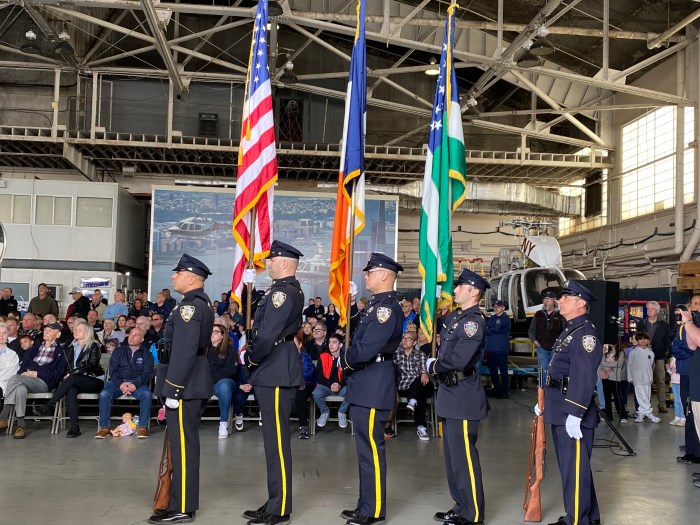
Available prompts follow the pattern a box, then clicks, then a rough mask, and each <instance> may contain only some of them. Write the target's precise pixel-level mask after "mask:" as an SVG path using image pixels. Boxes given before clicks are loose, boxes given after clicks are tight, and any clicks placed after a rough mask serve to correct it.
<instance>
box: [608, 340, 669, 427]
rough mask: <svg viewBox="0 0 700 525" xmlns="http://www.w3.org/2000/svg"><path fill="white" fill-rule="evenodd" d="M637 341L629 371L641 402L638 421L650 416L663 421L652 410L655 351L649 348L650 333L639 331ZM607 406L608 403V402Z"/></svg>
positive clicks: (635, 394)
mask: <svg viewBox="0 0 700 525" xmlns="http://www.w3.org/2000/svg"><path fill="white" fill-rule="evenodd" d="M634 340H635V341H636V343H637V346H635V347H634V348H633V349H632V350H631V351H630V357H629V364H628V365H627V373H628V375H629V378H630V380H631V381H632V382H633V383H634V396H635V397H636V398H637V403H639V409H638V411H637V417H636V418H635V420H634V421H635V422H636V423H642V422H643V421H644V418H645V417H646V418H649V421H651V422H652V423H658V422H659V421H661V420H660V419H659V418H658V417H656V416H655V415H654V414H653V413H652V410H651V401H650V399H651V382H652V380H653V378H654V352H653V351H652V350H651V348H649V343H650V339H649V334H647V333H644V332H637V333H636V334H635V336H634ZM606 406H607V404H606Z"/></svg>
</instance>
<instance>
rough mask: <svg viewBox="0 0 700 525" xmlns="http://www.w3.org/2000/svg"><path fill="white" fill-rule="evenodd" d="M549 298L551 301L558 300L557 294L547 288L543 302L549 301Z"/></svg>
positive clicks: (543, 294)
mask: <svg viewBox="0 0 700 525" xmlns="http://www.w3.org/2000/svg"><path fill="white" fill-rule="evenodd" d="M548 297H549V298H550V299H556V297H557V294H556V292H555V291H554V290H552V289H551V288H547V289H546V290H542V300H544V299H547V298H548Z"/></svg>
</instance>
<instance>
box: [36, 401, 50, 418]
mask: <svg viewBox="0 0 700 525" xmlns="http://www.w3.org/2000/svg"><path fill="white" fill-rule="evenodd" d="M53 412H54V407H53V406H52V405H50V404H48V403H46V404H45V405H39V406H35V407H34V413H35V414H36V415H37V416H42V417H45V416H49V415H51V414H53Z"/></svg>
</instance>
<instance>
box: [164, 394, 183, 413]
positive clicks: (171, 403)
mask: <svg viewBox="0 0 700 525" xmlns="http://www.w3.org/2000/svg"><path fill="white" fill-rule="evenodd" d="M165 406H166V407H168V408H172V409H173V410H174V409H176V408H177V407H179V406H180V402H179V401H178V400H177V399H173V398H170V397H168V398H166V399H165Z"/></svg>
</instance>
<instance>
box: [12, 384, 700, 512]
mask: <svg viewBox="0 0 700 525" xmlns="http://www.w3.org/2000/svg"><path fill="white" fill-rule="evenodd" d="M512 392H513V394H512V398H511V399H510V400H494V401H492V402H491V405H492V410H491V413H490V415H489V418H488V419H487V420H486V421H485V422H484V423H483V424H482V425H481V428H480V436H479V442H478V447H479V452H480V455H481V464H482V467H483V469H484V485H485V493H486V523H487V524H488V525H504V524H511V523H522V517H523V511H522V503H523V494H524V476H525V469H526V462H527V453H528V447H529V439H530V428H531V422H532V413H531V412H529V409H530V407H531V406H532V405H533V404H534V402H535V391H534V390H528V391H512ZM663 416H664V417H663V419H662V422H661V423H659V424H658V425H654V424H652V423H650V422H645V423H643V424H636V423H634V422H630V423H628V424H626V425H622V426H621V430H622V433H623V436H624V437H625V439H626V440H627V441H628V442H629V444H630V445H631V446H632V447H633V448H634V450H635V452H636V453H637V456H636V457H624V456H622V455H618V454H624V453H625V452H624V450H621V449H619V448H617V447H613V448H612V451H611V449H610V447H609V446H607V445H608V444H607V443H606V442H605V441H604V440H608V439H609V438H610V437H612V433H611V432H610V430H609V429H607V427H605V426H604V425H603V426H601V427H599V430H598V432H597V438H599V439H600V440H601V441H599V443H601V444H603V447H602V448H596V449H595V450H594V454H593V465H594V468H595V472H594V479H595V482H596V488H597V492H598V497H599V499H600V506H601V511H602V522H603V523H604V524H605V525H612V524H615V525H619V524H635V525H640V524H643V523H644V524H646V523H655V524H658V523H669V524H696V523H698V522H699V521H700V519H699V518H698V516H700V489H698V488H695V487H693V486H692V485H691V483H690V474H691V473H692V472H695V471H700V465H685V464H677V463H676V462H675V457H676V456H677V455H678V453H679V452H678V445H680V444H682V442H683V430H682V428H676V427H671V426H669V425H668V421H670V420H671V419H672V417H673V416H672V415H671V414H666V415H663ZM630 421H631V420H630ZM292 426H293V429H294V434H293V439H292V450H293V454H294V487H293V490H294V512H293V514H292V522H293V523H295V524H298V525H306V524H308V525H311V524H327V523H329V524H336V523H337V524H341V523H343V522H342V520H341V518H340V517H339V512H340V511H341V510H342V509H346V508H347V509H352V508H354V507H355V503H356V501H357V462H356V457H355V446H354V441H353V438H352V437H351V436H350V434H349V432H346V431H341V430H340V429H338V428H337V426H336V424H335V423H329V424H328V425H327V427H326V428H325V429H323V430H321V431H320V432H319V433H317V434H316V436H313V437H312V438H311V439H309V440H308V441H300V440H298V439H296V428H297V425H296V424H295V423H292ZM94 428H95V427H94V425H93V424H92V423H91V422H85V423H84V424H83V425H82V430H83V436H81V437H80V438H78V439H66V438H65V431H63V432H62V433H61V434H58V435H54V436H51V435H50V434H49V427H48V425H47V424H46V423H39V422H32V421H29V422H28V427H27V430H28V437H27V439H25V440H14V439H12V438H11V437H10V436H5V435H4V434H2V435H0V457H1V458H2V463H3V465H4V468H3V469H2V473H1V474H0V524H3V525H4V524H15V523H17V524H20V523H25V524H40V523H41V524H44V523H50V524H51V525H64V524H69V523H70V524H75V523H79V524H83V523H94V524H100V525H112V524H113V525H124V524H135V523H144V522H145V520H146V519H147V518H148V516H149V515H150V510H151V505H152V498H153V493H154V490H155V485H156V483H155V479H156V473H157V468H158V460H159V457H160V453H161V446H162V437H163V433H162V429H154V432H153V434H152V437H151V438H150V439H148V440H136V439H134V437H133V436H132V437H128V438H108V439H105V440H95V439H93V433H94ZM201 432H202V433H201V435H202V470H201V498H200V499H201V510H200V511H199V512H198V514H197V519H196V523H202V524H204V523H206V524H211V525H219V524H222V525H223V524H226V525H229V524H232V523H233V524H235V523H245V521H244V520H243V518H241V516H240V515H241V513H242V512H243V511H244V510H245V509H248V508H257V507H258V506H259V505H260V504H261V503H262V502H263V501H264V500H265V499H266V488H265V470H264V455H263V445H262V433H261V431H260V429H259V428H258V426H257V424H251V423H247V425H246V428H245V430H244V432H241V433H235V434H234V435H232V436H230V437H229V438H228V439H226V440H220V439H218V438H217V436H216V432H217V424H216V423H215V422H207V423H205V424H204V425H203V427H202V431H201ZM399 434H400V435H399V437H398V438H396V439H394V440H391V441H389V442H388V443H387V461H388V465H389V474H388V499H389V501H388V513H387V516H388V520H387V522H388V523H392V524H401V525H413V524H429V523H434V522H433V521H432V516H433V513H434V512H435V511H438V510H446V509H448V508H450V507H451V502H450V498H449V495H448V490H447V485H446V482H445V476H444V463H443V456H442V443H441V440H440V439H439V438H431V440H430V442H427V443H424V442H419V441H418V440H417V438H416V436H415V433H414V431H413V429H412V427H411V426H408V425H400V426H399ZM548 452H549V455H548V462H547V465H548V469H549V470H548V472H547V476H546V478H545V481H544V483H543V491H542V508H543V517H544V519H543V523H550V522H553V521H556V519H557V517H558V516H559V515H561V514H563V504H562V500H561V494H560V490H561V489H560V481H559V472H558V470H557V466H556V460H555V458H554V453H553V449H552V448H551V445H550V446H549V451H548ZM613 452H614V453H613ZM693 516H695V518H693Z"/></svg>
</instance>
